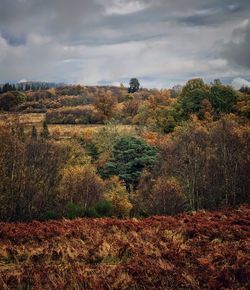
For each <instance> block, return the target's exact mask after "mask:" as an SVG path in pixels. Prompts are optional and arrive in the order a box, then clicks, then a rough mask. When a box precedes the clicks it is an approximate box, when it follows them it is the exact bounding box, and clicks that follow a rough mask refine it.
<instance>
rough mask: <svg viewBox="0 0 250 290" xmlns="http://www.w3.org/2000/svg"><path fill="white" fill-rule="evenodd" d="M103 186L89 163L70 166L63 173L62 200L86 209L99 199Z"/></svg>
mask: <svg viewBox="0 0 250 290" xmlns="http://www.w3.org/2000/svg"><path fill="white" fill-rule="evenodd" d="M103 187H104V183H103V181H102V179H101V178H100V177H99V176H98V175H97V174H96V170H95V168H94V167H93V166H91V165H90V164H87V165H85V166H70V167H69V168H66V169H65V170H64V173H63V178H62V181H61V196H62V198H63V200H65V201H68V202H70V203H74V204H78V205H80V206H82V207H83V208H84V210H86V209H88V208H90V207H91V206H93V205H94V204H95V203H96V202H97V201H98V200H99V199H100V197H101V195H102V192H103Z"/></svg>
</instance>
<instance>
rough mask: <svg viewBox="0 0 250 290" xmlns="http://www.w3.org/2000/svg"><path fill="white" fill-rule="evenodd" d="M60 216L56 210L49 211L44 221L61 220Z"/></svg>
mask: <svg viewBox="0 0 250 290" xmlns="http://www.w3.org/2000/svg"><path fill="white" fill-rule="evenodd" d="M59 217H60V216H59V214H58V213H57V212H55V211H54V210H47V211H46V212H45V214H44V216H43V218H42V219H43V220H45V221H47V220H56V219H59Z"/></svg>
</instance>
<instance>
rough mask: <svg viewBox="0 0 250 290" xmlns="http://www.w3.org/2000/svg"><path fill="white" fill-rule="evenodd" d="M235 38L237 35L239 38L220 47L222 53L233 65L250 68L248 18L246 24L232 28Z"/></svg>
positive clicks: (249, 21) (249, 25)
mask: <svg viewBox="0 0 250 290" xmlns="http://www.w3.org/2000/svg"><path fill="white" fill-rule="evenodd" d="M233 35H234V37H235V38H237V36H238V35H239V37H240V38H242V39H241V40H238V41H230V42H228V43H225V44H224V46H223V49H222V55H223V56H224V57H225V58H226V59H227V60H228V61H229V63H232V64H233V65H237V66H241V67H244V68H248V69H250V57H249V49H250V19H248V22H247V23H246V25H244V26H243V27H241V28H238V29H236V30H234V32H233Z"/></svg>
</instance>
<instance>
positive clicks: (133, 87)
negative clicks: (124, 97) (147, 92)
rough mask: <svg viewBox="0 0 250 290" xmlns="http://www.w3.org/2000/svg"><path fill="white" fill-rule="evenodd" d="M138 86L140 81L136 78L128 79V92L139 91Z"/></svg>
mask: <svg viewBox="0 0 250 290" xmlns="http://www.w3.org/2000/svg"><path fill="white" fill-rule="evenodd" d="M139 88H140V83H139V81H138V79H137V78H132V79H130V82H129V88H128V92H129V93H135V92H137V91H139Z"/></svg>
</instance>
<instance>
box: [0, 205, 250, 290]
mask: <svg viewBox="0 0 250 290" xmlns="http://www.w3.org/2000/svg"><path fill="white" fill-rule="evenodd" d="M249 217H250V207H249V206H241V207H239V208H238V209H234V210H232V209H225V210H223V211H216V212H212V213H210V212H204V211H200V212H197V213H189V214H187V213H186V214H182V215H180V216H178V217H175V218H174V217H160V216H154V217H151V218H147V219H144V220H136V219H134V220H117V219H110V218H105V219H76V220H72V221H69V220H61V221H50V222H37V221H34V222H32V223H28V224H24V223H16V224H11V223H0V288H1V289H17V288H18V289H57V290H59V289H98V290H101V289H249V286H250V280H249V277H250V271H249V270H250V252H249V246H250V231H249V229H250V219H249Z"/></svg>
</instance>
